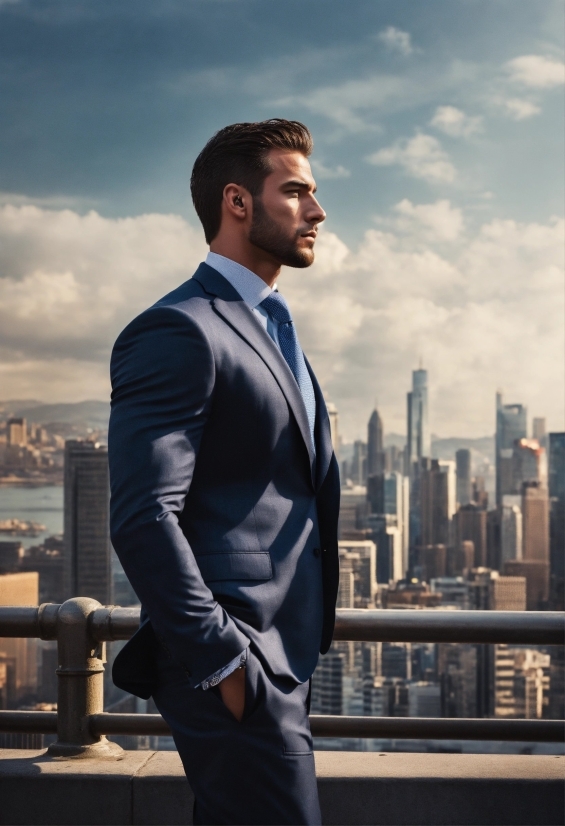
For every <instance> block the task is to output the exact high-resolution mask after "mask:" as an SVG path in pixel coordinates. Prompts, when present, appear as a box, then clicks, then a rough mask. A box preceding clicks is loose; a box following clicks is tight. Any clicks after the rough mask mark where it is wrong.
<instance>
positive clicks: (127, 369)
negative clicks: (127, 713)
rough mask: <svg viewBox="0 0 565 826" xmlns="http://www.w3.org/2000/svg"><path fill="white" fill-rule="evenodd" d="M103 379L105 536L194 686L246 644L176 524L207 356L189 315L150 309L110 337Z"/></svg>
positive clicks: (209, 371) (191, 462)
mask: <svg viewBox="0 0 565 826" xmlns="http://www.w3.org/2000/svg"><path fill="white" fill-rule="evenodd" d="M111 377H112V387H113V391H112V413H111V416H110V428H109V434H108V454H109V462H110V485H111V505H110V531H111V538H112V543H113V546H114V548H115V550H116V553H117V554H118V557H119V558H120V561H121V563H122V565H123V567H124V570H125V572H126V574H127V576H128V578H129V579H130V582H131V584H132V586H133V588H134V590H135V592H136V594H137V596H138V597H139V599H140V600H141V602H142V604H143V606H144V608H145V609H146V611H147V613H148V614H149V617H150V620H151V624H152V626H153V628H154V631H155V633H156V635H157V637H158V638H159V639H160V640H161V642H162V643H164V645H165V646H166V647H167V649H168V650H169V652H170V653H171V655H172V656H173V658H174V659H175V660H177V661H178V662H179V663H180V664H181V665H182V666H183V668H184V669H185V672H186V673H187V676H189V678H190V682H191V684H192V685H194V686H196V685H198V684H199V683H200V682H201V681H202V680H204V679H205V678H206V677H208V676H209V675H210V674H212V673H213V672H215V671H217V670H218V669H220V668H222V667H223V666H224V665H225V664H226V663H227V662H229V661H230V660H232V659H233V658H234V657H236V656H237V655H239V654H240V653H241V651H242V650H243V649H245V648H246V647H247V646H248V644H249V640H248V638H247V637H246V636H245V635H244V634H243V633H242V632H241V631H240V630H239V629H238V628H237V627H236V625H235V623H234V622H233V620H232V619H231V617H230V616H229V615H228V614H227V613H226V612H225V611H224V609H223V608H222V607H221V606H220V605H219V604H218V603H217V602H216V601H215V600H214V598H213V595H212V592H211V591H210V589H209V588H208V587H207V586H206V584H205V583H204V581H203V579H202V576H201V574H200V570H199V568H198V565H197V563H196V560H195V558H194V554H193V553H192V550H191V548H190V545H189V543H188V541H187V539H186V537H185V535H184V534H183V532H182V530H181V528H180V526H179V523H178V515H179V514H180V513H182V510H183V506H184V500H185V497H186V495H187V493H188V491H189V488H190V484H191V481H192V477H193V473H194V466H195V461H196V457H197V454H198V448H199V445H200V440H201V437H202V432H203V429H204V427H205V424H206V420H207V415H208V411H209V408H210V404H211V403H212V396H213V390H214V379H215V368H214V358H213V353H212V350H211V348H210V346H209V343H208V341H207V338H206V336H205V334H204V332H203V330H202V329H201V328H200V327H199V325H198V324H197V323H196V322H194V321H193V320H192V319H191V318H190V317H189V316H187V315H186V314H185V313H183V312H182V311H181V310H178V309H176V308H172V307H158V306H157V307H154V308H151V309H150V310H147V311H146V312H145V313H143V314H142V315H141V316H139V317H138V318H137V319H135V321H133V322H132V323H131V324H130V325H129V326H128V327H127V328H126V329H125V330H124V331H123V333H122V334H121V335H120V336H119V338H118V340H117V342H116V345H115V347H114V351H113V354H112V361H111Z"/></svg>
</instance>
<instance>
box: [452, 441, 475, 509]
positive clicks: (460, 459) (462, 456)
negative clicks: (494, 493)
mask: <svg viewBox="0 0 565 826" xmlns="http://www.w3.org/2000/svg"><path fill="white" fill-rule="evenodd" d="M455 464H456V466H457V503H458V504H459V505H468V504H469V502H470V501H471V499H472V498H473V486H472V483H471V451H470V450H466V449H461V450H458V451H457V453H456V454H455Z"/></svg>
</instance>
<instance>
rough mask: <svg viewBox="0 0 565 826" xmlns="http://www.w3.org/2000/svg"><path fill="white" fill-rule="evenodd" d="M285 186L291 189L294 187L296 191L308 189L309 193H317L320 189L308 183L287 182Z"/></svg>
mask: <svg viewBox="0 0 565 826" xmlns="http://www.w3.org/2000/svg"><path fill="white" fill-rule="evenodd" d="M283 186H284V187H285V188H286V187H289V186H292V187H294V188H295V189H307V190H308V191H309V192H316V190H317V189H318V187H317V186H314V187H312V186H311V184H309V183H307V182H306V181H298V180H297V181H285V182H284V184H283Z"/></svg>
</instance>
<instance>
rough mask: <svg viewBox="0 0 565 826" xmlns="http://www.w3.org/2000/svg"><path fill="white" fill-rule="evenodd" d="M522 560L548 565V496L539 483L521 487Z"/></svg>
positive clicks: (527, 483)
mask: <svg viewBox="0 0 565 826" xmlns="http://www.w3.org/2000/svg"><path fill="white" fill-rule="evenodd" d="M522 529H523V531H522V558H523V559H525V560H528V561H532V562H547V563H548V564H549V496H548V490H547V488H546V487H545V486H543V485H542V484H541V483H540V482H525V483H524V485H523V487H522Z"/></svg>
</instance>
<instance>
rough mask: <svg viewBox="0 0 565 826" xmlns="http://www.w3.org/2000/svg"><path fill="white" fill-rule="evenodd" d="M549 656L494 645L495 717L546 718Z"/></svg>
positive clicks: (547, 712) (547, 710)
mask: <svg viewBox="0 0 565 826" xmlns="http://www.w3.org/2000/svg"><path fill="white" fill-rule="evenodd" d="M549 678H550V655H549V654H545V653H542V652H541V651H537V650H535V649H532V648H510V647H509V646H508V645H495V646H494V716H495V717H499V718H503V719H511V718H522V719H538V720H539V719H542V718H543V717H548V716H549V689H550V686H549Z"/></svg>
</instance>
